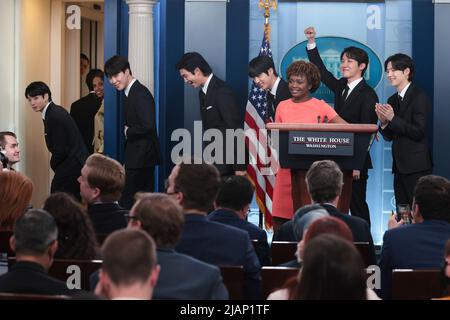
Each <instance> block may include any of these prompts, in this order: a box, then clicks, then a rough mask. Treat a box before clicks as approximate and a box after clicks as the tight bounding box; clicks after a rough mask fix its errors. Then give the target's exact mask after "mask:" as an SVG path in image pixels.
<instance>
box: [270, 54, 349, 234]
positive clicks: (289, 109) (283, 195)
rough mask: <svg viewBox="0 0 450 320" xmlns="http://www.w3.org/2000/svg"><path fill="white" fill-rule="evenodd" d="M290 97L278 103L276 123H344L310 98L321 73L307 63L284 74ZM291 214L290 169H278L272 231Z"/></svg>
mask: <svg viewBox="0 0 450 320" xmlns="http://www.w3.org/2000/svg"><path fill="white" fill-rule="evenodd" d="M286 75H287V79H288V84H289V91H290V92H291V95H292V98H291V99H288V100H284V101H281V102H280V104H279V105H278V107H277V110H276V113H275V122H285V123H318V122H330V123H347V122H345V120H343V119H342V118H341V117H340V116H338V114H337V113H336V111H334V109H333V108H332V107H331V106H329V105H328V104H327V103H325V101H323V100H318V99H316V98H313V97H311V96H310V93H312V92H314V91H316V90H317V88H318V87H319V85H320V71H319V69H318V68H317V67H316V66H315V65H314V64H312V63H310V62H305V61H296V62H293V63H292V64H291V65H290V66H289V67H288V69H287V71H286ZM293 215H294V208H293V204H292V196H291V170H290V169H283V168H280V169H278V172H277V176H276V180H275V188H274V194H273V204H272V216H273V226H274V231H276V230H278V228H279V226H280V225H281V224H283V223H284V222H286V221H288V220H290V219H291V218H292V216H293Z"/></svg>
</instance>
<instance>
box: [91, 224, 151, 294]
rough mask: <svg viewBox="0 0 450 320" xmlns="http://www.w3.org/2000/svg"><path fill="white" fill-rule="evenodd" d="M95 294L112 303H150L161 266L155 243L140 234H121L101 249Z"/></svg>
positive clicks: (138, 231)
mask: <svg viewBox="0 0 450 320" xmlns="http://www.w3.org/2000/svg"><path fill="white" fill-rule="evenodd" d="M102 257H103V263H102V268H101V270H100V281H99V283H98V285H97V288H96V289H95V293H96V294H98V295H100V296H103V297H106V298H108V299H111V300H151V298H152V295H153V289H154V288H155V285H156V282H157V281H158V275H159V269H160V268H159V265H157V261H156V250H155V243H154V242H153V239H152V238H151V237H150V236H149V235H148V234H146V233H145V232H143V231H141V230H118V231H116V232H114V233H113V234H111V235H110V236H109V237H108V238H107V239H106V241H105V243H104V244H103V246H102Z"/></svg>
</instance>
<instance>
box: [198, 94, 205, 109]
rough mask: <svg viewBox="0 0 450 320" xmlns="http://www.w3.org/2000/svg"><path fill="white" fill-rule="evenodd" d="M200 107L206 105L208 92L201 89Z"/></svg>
mask: <svg viewBox="0 0 450 320" xmlns="http://www.w3.org/2000/svg"><path fill="white" fill-rule="evenodd" d="M199 97H200V107H201V108H202V109H203V108H204V107H205V100H206V94H205V93H204V92H203V90H200V95H199Z"/></svg>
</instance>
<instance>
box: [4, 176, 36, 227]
mask: <svg viewBox="0 0 450 320" xmlns="http://www.w3.org/2000/svg"><path fill="white" fill-rule="evenodd" d="M32 194H33V183H32V182H31V180H30V179H28V178H27V177H26V176H24V175H21V174H20V173H18V172H12V171H3V172H1V171H0V204H1V205H0V206H1V207H0V229H2V230H12V229H13V226H14V222H15V221H16V220H17V218H19V217H20V216H21V215H22V214H23V213H24V212H25V210H26V209H27V208H28V206H29V205H30V200H31V196H32Z"/></svg>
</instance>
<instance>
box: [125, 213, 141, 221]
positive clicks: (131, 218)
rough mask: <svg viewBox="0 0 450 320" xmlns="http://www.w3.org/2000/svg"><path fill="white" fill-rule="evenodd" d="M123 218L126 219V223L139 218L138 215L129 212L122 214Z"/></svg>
mask: <svg viewBox="0 0 450 320" xmlns="http://www.w3.org/2000/svg"><path fill="white" fill-rule="evenodd" d="M124 217H125V219H126V220H127V223H129V222H130V221H131V220H136V221H137V220H139V218H138V217H136V216H132V215H131V214H124Z"/></svg>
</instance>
